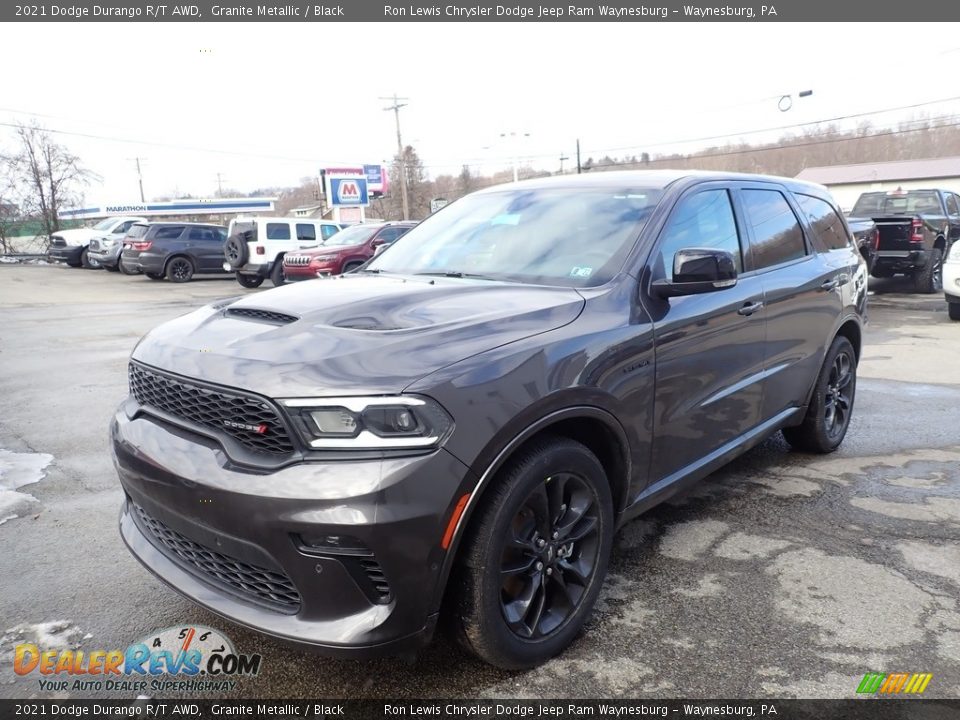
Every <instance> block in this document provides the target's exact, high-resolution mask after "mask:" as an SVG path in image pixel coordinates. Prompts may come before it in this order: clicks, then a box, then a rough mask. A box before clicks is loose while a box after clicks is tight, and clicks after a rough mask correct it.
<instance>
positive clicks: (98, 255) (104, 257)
mask: <svg viewBox="0 0 960 720" xmlns="http://www.w3.org/2000/svg"><path fill="white" fill-rule="evenodd" d="M149 226H150V224H149V223H148V222H146V221H143V222H136V223H133V225H131V226H130V227H129V228H128V229H127V232H126V234H125V235H124V236H123V237H122V238H120V239H119V240H117V239H115V238H92V239H91V240H90V244H89V245H88V246H87V254H88V257H89V258H90V260H91V261H96V262H98V263H99V264H100V266H101V267H102V268H104V269H105V270H109V271H110V272H117V271H118V270H120V269H121V267H120V253H122V252H123V248H124V247H125V246H126V245H129V244H131V243H133V242H134V241H135V240H137V239H139V238H141V237H143V234H144V233H145V232H146V230H147V228H148V227H149Z"/></svg>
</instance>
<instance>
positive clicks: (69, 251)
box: [47, 245, 83, 265]
mask: <svg viewBox="0 0 960 720" xmlns="http://www.w3.org/2000/svg"><path fill="white" fill-rule="evenodd" d="M82 254H83V246H82V245H51V246H49V247H48V248H47V259H48V260H50V261H52V262H65V263H72V264H74V265H78V264H80V256H81V255H82Z"/></svg>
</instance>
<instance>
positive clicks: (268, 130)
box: [0, 23, 960, 203]
mask: <svg viewBox="0 0 960 720" xmlns="http://www.w3.org/2000/svg"><path fill="white" fill-rule="evenodd" d="M10 30H11V31H10V32H8V33H7V34H6V36H5V37H4V41H3V44H2V45H0V67H3V68H5V71H4V91H3V93H2V95H0V98H2V99H0V108H2V109H0V122H4V123H9V122H17V121H26V120H29V119H30V118H31V117H36V119H37V120H38V121H39V122H41V123H42V124H44V125H45V126H47V127H48V128H51V129H55V130H60V131H66V132H69V133H77V134H84V135H94V136H102V138H103V139H97V138H92V137H82V136H80V135H67V134H64V135H59V136H58V139H59V140H60V141H61V142H62V143H63V144H65V145H67V146H68V147H69V148H70V149H71V150H73V151H74V152H75V153H76V154H78V155H80V156H81V158H82V159H83V161H84V163H85V164H86V166H87V167H89V168H90V169H92V170H94V171H95V172H96V173H98V174H99V175H101V176H102V177H103V182H102V184H99V183H98V184H94V185H92V186H91V187H90V188H88V190H87V193H86V199H87V202H88V203H102V202H107V201H110V202H114V201H116V202H122V201H131V200H136V199H138V197H137V196H138V190H137V179H136V171H135V167H134V161H133V159H134V158H136V157H139V158H141V163H142V167H143V176H144V187H145V190H146V195H147V199H148V200H149V199H150V198H151V197H155V196H161V195H170V194H173V193H174V192H177V191H179V192H180V193H191V194H193V195H196V196H212V195H213V194H214V193H215V191H216V189H217V173H218V172H219V173H221V174H222V177H223V185H224V188H236V189H239V190H242V191H251V190H254V189H256V188H259V187H266V186H273V185H292V184H296V183H297V181H298V180H299V178H301V177H303V176H307V175H314V176H315V175H316V174H317V172H318V169H319V168H320V167H323V166H328V165H342V164H360V163H365V162H367V163H369V162H380V161H383V160H389V158H390V157H392V155H393V154H394V153H395V151H396V135H395V129H394V117H393V113H392V112H390V113H388V112H384V111H383V109H382V108H384V107H385V106H386V105H387V104H388V103H386V102H384V101H382V100H379V99H378V96H381V95H390V94H392V93H393V92H397V93H398V94H400V95H401V96H405V97H408V98H409V101H408V103H409V104H408V106H407V107H405V108H403V109H402V110H401V111H400V113H401V116H400V119H401V128H402V131H403V140H404V144H411V145H413V146H414V147H415V148H416V149H417V151H418V152H419V154H420V157H421V158H422V159H423V162H424V163H425V165H426V166H427V169H428V171H429V173H430V174H431V175H432V176H436V175H439V174H444V173H454V174H455V173H457V172H459V169H460V167H461V166H462V165H463V164H465V163H466V164H469V165H471V166H472V167H474V169H478V170H482V171H491V170H494V169H500V168H507V167H510V166H511V163H512V155H513V154H514V153H518V154H520V155H522V156H524V157H529V158H530V159H527V160H523V161H522V164H531V165H533V166H535V167H538V168H542V169H549V170H556V169H558V167H559V158H560V155H561V154H564V155H567V156H568V157H569V158H570V159H568V160H567V161H566V163H565V165H566V167H567V168H570V167H571V163H573V162H574V160H573V158H574V151H575V141H576V139H577V138H580V139H581V147H582V156H583V158H584V159H586V158H587V157H589V156H591V155H592V156H594V157H600V156H602V155H604V154H608V153H609V154H610V155H612V156H620V155H625V154H637V155H639V154H640V153H641V152H643V151H647V152H650V153H651V154H657V153H659V152H664V151H666V150H675V149H682V150H686V151H689V150H693V149H696V148H697V147H701V146H703V145H705V144H709V143H706V142H693V143H688V144H684V145H677V144H676V143H677V142H678V141H685V140H690V139H694V138H701V137H704V136H714V135H723V134H728V133H743V132H747V131H751V130H755V129H763V128H772V127H778V126H782V125H792V124H795V123H805V122H810V121H814V120H820V119H827V118H833V117H837V116H846V115H852V114H857V113H865V112H870V111H874V110H880V109H884V108H889V107H894V106H902V105H907V104H913V103H927V102H929V101H935V100H941V99H943V98H948V97H950V96H952V95H960V91H958V90H956V89H955V88H956V84H955V83H954V82H953V78H954V76H955V75H956V71H955V66H956V62H957V60H958V59H960V40H956V41H954V42H953V43H951V42H949V41H948V42H946V44H945V46H944V47H943V49H942V50H941V51H939V54H937V52H931V51H930V50H929V48H930V47H931V46H930V44H929V43H928V44H926V45H924V48H926V49H925V50H924V51H923V52H924V59H923V62H922V63H917V62H916V56H912V55H911V54H910V53H911V49H912V50H916V49H917V48H918V47H920V46H919V45H918V44H917V43H918V42H919V39H920V38H948V37H949V34H948V33H947V34H945V32H944V31H945V27H944V26H942V25H933V26H930V27H924V26H923V25H916V24H911V25H909V26H905V25H903V24H899V23H890V24H876V25H870V24H861V25H856V24H840V23H838V24H778V23H743V24H731V23H706V24H693V23H664V24H653V23H650V24H645V23H622V24H614V23H584V24H575V23H557V24H547V23H542V24H541V23H537V24H533V23H527V24H507V23H477V24H470V23H452V24H436V23H423V24H415V23H398V24H386V23H384V24H372V23H370V24H330V25H323V24H321V23H296V24H294V23H291V24H280V23H272V24H253V23H222V24H218V23H197V24H182V23H179V24H173V23H168V24H146V23H130V24H124V23H108V24H107V23H105V24H89V23H85V24H30V25H22V24H18V25H17V26H16V28H15V30H14V29H13V28H12V27H11V28H10ZM897 46H899V47H902V48H903V51H904V52H903V53H899V54H897V53H895V54H893V55H892V56H886V57H885V55H884V53H883V52H880V53H878V52H877V51H878V50H882V49H883V48H892V47H897ZM903 57H906V58H907V60H902V59H900V58H903ZM808 89H811V90H813V91H814V94H813V96H812V97H810V98H805V99H798V98H796V93H797V92H799V91H801V90H808ZM788 93H789V94H793V95H794V102H793V108H792V109H791V110H789V111H788V112H780V111H779V110H778V108H777V99H778V98H779V96H781V95H783V94H788ZM922 111H926V112H929V113H932V114H939V113H956V112H958V111H960V102H957V101H952V102H945V103H938V104H935V105H928V106H926V107H924V108H921V109H917V110H905V111H899V112H896V113H888V114H885V115H877V116H873V117H871V118H870V119H871V120H872V121H873V122H874V123H876V124H881V125H882V124H887V123H890V122H893V121H896V120H897V119H903V118H908V117H913V116H916V114H917V113H919V112H922ZM511 132H514V133H529V137H528V138H524V139H523V141H522V142H520V143H517V146H516V147H514V145H512V144H511V143H509V142H508V141H507V140H504V139H501V137H500V136H501V134H502V133H511ZM776 135H779V133H776ZM744 137H745V138H747V139H751V140H756V139H763V138H764V137H765V136H757V135H745V136H744ZM766 137H767V138H769V135H768V136H766ZM11 141H12V130H11V128H9V127H0V147H6V148H9V147H11ZM720 142H725V141H720Z"/></svg>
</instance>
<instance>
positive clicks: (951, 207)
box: [944, 193, 960, 215]
mask: <svg viewBox="0 0 960 720" xmlns="http://www.w3.org/2000/svg"><path fill="white" fill-rule="evenodd" d="M944 196H945V197H946V198H947V215H960V207H958V206H957V196H956V195H954V194H953V193H944Z"/></svg>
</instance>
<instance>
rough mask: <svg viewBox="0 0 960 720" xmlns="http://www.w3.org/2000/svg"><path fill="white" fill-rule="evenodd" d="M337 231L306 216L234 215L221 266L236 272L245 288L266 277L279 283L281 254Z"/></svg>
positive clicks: (333, 225) (334, 226) (312, 244)
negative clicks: (235, 216)
mask: <svg viewBox="0 0 960 720" xmlns="http://www.w3.org/2000/svg"><path fill="white" fill-rule="evenodd" d="M340 230H341V227H340V225H338V224H337V223H335V222H331V221H330V220H312V219H310V218H279V217H238V218H235V219H233V220H231V221H230V226H229V228H228V229H227V236H228V237H227V242H226V244H225V245H224V246H223V256H224V259H225V262H224V263H223V269H224V270H226V271H227V272H235V273H236V274H237V282H238V283H240V284H241V285H243V286H244V287H246V288H255V287H259V286H260V285H261V283H263V281H264V279H266V278H270V280H271V281H272V282H273V284H274V285H283V256H284V255H285V254H286V253H288V252H290V251H293V250H301V249H303V248H312V247H317V245H319V244H320V243H322V242H324V241H325V240H327V239H328V238H330V237H332V236H333V235H335V234H336V233H338V232H339V231H340Z"/></svg>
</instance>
